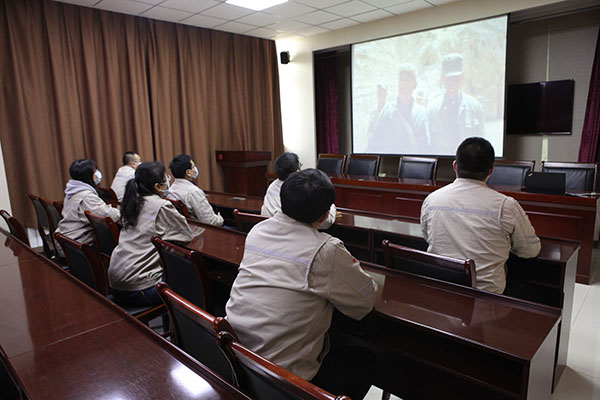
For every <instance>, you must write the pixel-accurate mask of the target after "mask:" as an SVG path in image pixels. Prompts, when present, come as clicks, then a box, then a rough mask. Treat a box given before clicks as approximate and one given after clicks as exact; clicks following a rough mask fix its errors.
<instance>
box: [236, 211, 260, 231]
mask: <svg viewBox="0 0 600 400" xmlns="http://www.w3.org/2000/svg"><path fill="white" fill-rule="evenodd" d="M233 218H235V224H236V225H237V228H238V229H239V230H240V231H242V232H246V233H248V232H250V229H252V227H254V225H256V224H258V223H259V222H261V221H264V220H265V219H268V218H269V217H267V216H266V215H259V214H250V213H245V212H241V211H239V210H238V209H237V208H236V209H235V210H233Z"/></svg>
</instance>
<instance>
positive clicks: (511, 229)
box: [502, 197, 542, 258]
mask: <svg viewBox="0 0 600 400" xmlns="http://www.w3.org/2000/svg"><path fill="white" fill-rule="evenodd" d="M502 224H503V227H504V229H506V230H507V231H508V233H509V235H510V242H511V243H510V244H511V252H512V253H513V254H514V255H516V256H518V257H522V258H533V257H535V256H537V255H538V254H539V252H540V249H541V248H542V245H541V243H540V239H539V238H538V237H537V235H536V234H535V229H534V228H533V226H532V225H531V222H529V218H528V217H527V214H525V211H523V208H522V207H521V205H520V204H519V203H518V202H517V201H516V200H515V199H513V198H512V197H508V198H507V199H506V201H505V202H504V205H503V207H502Z"/></svg>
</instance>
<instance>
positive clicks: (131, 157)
mask: <svg viewBox="0 0 600 400" xmlns="http://www.w3.org/2000/svg"><path fill="white" fill-rule="evenodd" d="M136 155H137V153H136V152H135V151H126V152H125V154H123V165H129V164H131V163H132V162H134V161H135V156H136Z"/></svg>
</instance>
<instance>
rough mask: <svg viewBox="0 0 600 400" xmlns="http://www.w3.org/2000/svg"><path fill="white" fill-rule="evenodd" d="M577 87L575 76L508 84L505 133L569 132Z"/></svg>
mask: <svg viewBox="0 0 600 400" xmlns="http://www.w3.org/2000/svg"><path fill="white" fill-rule="evenodd" d="M574 91H575V81H574V80H572V79H567V80H561V81H548V82H536V83H525V84H518V85H509V86H508V89H507V95H506V133H507V134H509V135H511V134H528V133H529V134H550V135H570V134H571V131H572V125H573V97H574Z"/></svg>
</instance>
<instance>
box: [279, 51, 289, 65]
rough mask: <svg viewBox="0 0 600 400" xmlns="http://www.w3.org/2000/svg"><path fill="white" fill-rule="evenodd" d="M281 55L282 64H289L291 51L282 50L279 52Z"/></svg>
mask: <svg viewBox="0 0 600 400" xmlns="http://www.w3.org/2000/svg"><path fill="white" fill-rule="evenodd" d="M279 56H280V57H281V63H282V64H288V63H289V62H290V52H289V51H282V52H281V53H279Z"/></svg>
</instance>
